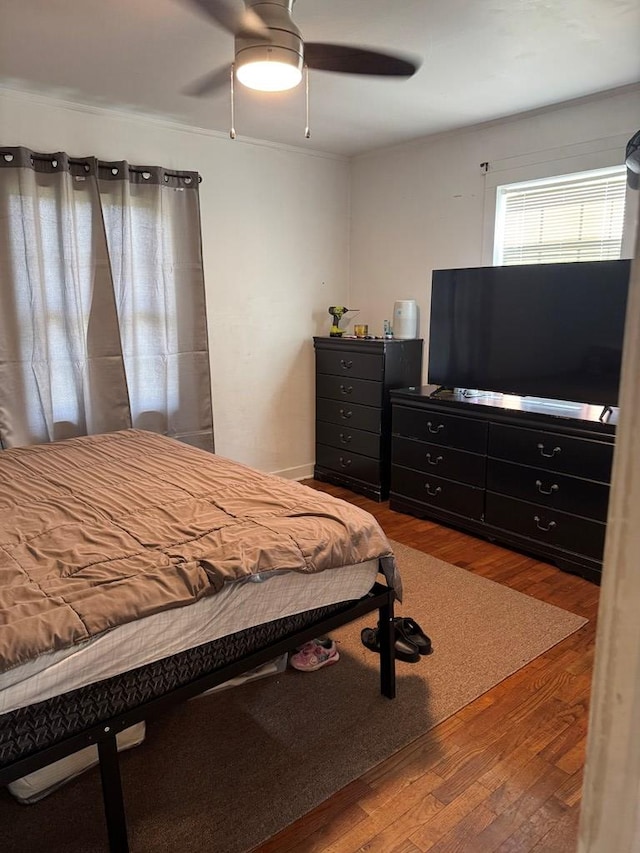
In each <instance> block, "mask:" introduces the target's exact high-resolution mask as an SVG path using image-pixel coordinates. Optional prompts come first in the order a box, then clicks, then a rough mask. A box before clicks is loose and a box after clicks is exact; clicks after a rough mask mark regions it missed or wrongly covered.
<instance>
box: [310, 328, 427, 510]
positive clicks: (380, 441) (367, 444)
mask: <svg viewBox="0 0 640 853" xmlns="http://www.w3.org/2000/svg"><path fill="white" fill-rule="evenodd" d="M313 340H314V346H315V353H316V464H315V468H314V477H315V478H316V479H317V480H324V481H326V482H330V483H336V484H337V485H342V486H346V487H347V488H349V489H351V490H352V491H354V492H359V493H361V494H364V495H367V497H370V498H373V499H374V500H378V501H380V500H385V499H386V498H387V497H388V494H389V467H390V445H391V402H390V398H389V392H390V391H391V389H393V388H407V387H410V386H419V385H420V378H421V370H422V341H421V340H410V341H399V340H354V339H344V338H331V337H326V338H324V337H322V338H321V337H317V338H314V339H313Z"/></svg>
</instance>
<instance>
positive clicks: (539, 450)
mask: <svg viewBox="0 0 640 853" xmlns="http://www.w3.org/2000/svg"><path fill="white" fill-rule="evenodd" d="M434 390H435V389H434V388H433V387H431V386H427V387H424V388H421V389H405V390H399V391H393V392H392V393H391V398H392V403H393V430H392V431H393V442H392V468H391V494H390V503H389V505H390V507H391V509H394V510H397V511H399V512H407V513H410V514H412V515H417V516H421V517H431V518H434V519H437V520H439V521H443V522H445V523H449V524H452V525H455V526H458V527H462V528H464V529H467V530H470V531H471V532H473V533H478V534H480V535H482V536H486V537H489V538H492V539H496V540H498V541H500V542H504V543H505V544H507V545H510V546H513V547H515V548H517V549H520V550H523V551H526V552H529V553H533V554H538V555H540V556H541V557H543V558H544V559H546V560H548V561H550V562H553V563H555V564H556V565H557V566H559V567H560V568H562V569H566V570H568V571H573V572H577V573H578V574H581V575H583V576H584V577H586V578H588V579H589V580H593V581H599V579H600V576H601V572H602V555H603V550H604V539H605V531H606V519H607V506H608V501H609V481H610V476H611V464H612V459H613V447H614V440H615V421H616V414H617V413H616V412H615V411H614V412H613V414H612V416H611V418H610V420H608V421H606V422H602V421H600V420H599V416H600V414H601V409H600V407H592V406H580V405H577V404H576V405H574V404H564V403H555V402H554V401H550V400H540V399H537V398H521V397H515V398H514V397H508V396H506V395H501V394H478V395H477V396H475V397H465V396H464V394H463V393H462V392H460V391H455V392H440V394H438V395H436V396H430V394H431V393H432V392H433V391H434Z"/></svg>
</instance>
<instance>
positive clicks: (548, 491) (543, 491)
mask: <svg viewBox="0 0 640 853" xmlns="http://www.w3.org/2000/svg"><path fill="white" fill-rule="evenodd" d="M536 488H537V489H538V491H539V492H540V494H541V495H552V494H553V493H554V492H557V491H558V489H559V488H560V486H559V485H558V484H557V483H554V484H553V485H552V486H551V487H550V488H549V489H543V488H542V480H536Z"/></svg>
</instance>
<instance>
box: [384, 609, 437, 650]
mask: <svg viewBox="0 0 640 853" xmlns="http://www.w3.org/2000/svg"><path fill="white" fill-rule="evenodd" d="M393 621H394V622H395V626H396V634H397V635H399V636H400V637H402V639H403V640H405V641H406V642H407V643H411V644H412V645H414V646H415V647H416V648H417V649H418V652H419V653H420V654H421V655H430V654H431V652H432V651H433V647H432V645H431V638H430V637H428V636H427V635H426V634H425V632H424V631H423V630H422V628H421V627H420V626H419V625H418V623H417V622H416V621H415V620H414V619H411V618H410V617H409V616H397V617H396V618H395V619H394V620H393Z"/></svg>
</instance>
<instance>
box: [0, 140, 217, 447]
mask: <svg viewBox="0 0 640 853" xmlns="http://www.w3.org/2000/svg"><path fill="white" fill-rule="evenodd" d="M198 182H199V179H198V175H197V174H196V173H194V172H173V171H168V170H164V169H161V168H159V167H137V166H129V165H128V164H127V163H125V162H117V163H104V162H99V161H97V160H95V159H94V158H81V159H75V158H70V157H68V156H67V155H66V154H62V153H57V154H36V153H34V152H32V151H29V150H27V149H25V148H0V442H1V443H2V446H3V447H11V446H16V445H25V444H35V443H41V442H46V441H53V440H56V439H60V438H67V437H70V436H75V435H86V434H91V433H99V432H109V431H112V430H116V429H124V428H127V427H131V426H134V427H138V428H141V429H149V430H153V431H155V432H160V433H163V434H165V435H170V436H172V437H175V438H178V439H180V440H182V441H185V442H188V443H190V444H194V445H196V446H198V447H202V448H205V449H207V450H213V427H212V414H211V390H210V389H211V383H210V376H209V357H208V348H207V326H206V313H205V297H204V279H203V272H202V251H201V242H200V209H199V194H198Z"/></svg>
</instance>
